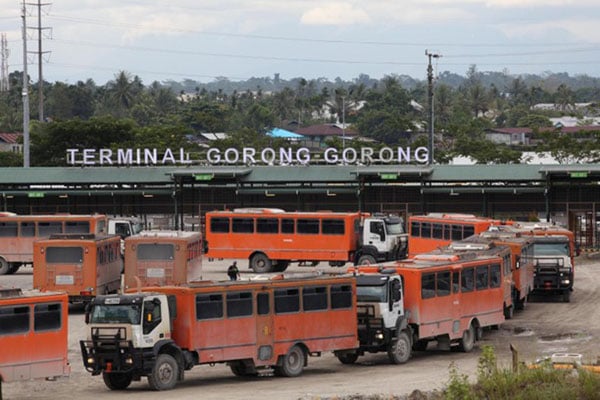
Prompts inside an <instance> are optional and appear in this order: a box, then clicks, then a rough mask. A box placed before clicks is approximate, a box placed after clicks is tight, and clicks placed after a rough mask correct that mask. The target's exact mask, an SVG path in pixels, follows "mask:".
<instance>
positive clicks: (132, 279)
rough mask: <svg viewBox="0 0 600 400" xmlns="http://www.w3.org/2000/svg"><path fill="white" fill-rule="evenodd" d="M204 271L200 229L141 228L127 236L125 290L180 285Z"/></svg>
mask: <svg viewBox="0 0 600 400" xmlns="http://www.w3.org/2000/svg"><path fill="white" fill-rule="evenodd" d="M201 273H202V235H201V234H200V233H199V232H183V231H142V232H140V233H138V234H137V235H133V236H129V237H127V238H125V274H124V275H125V290H127V289H130V288H136V287H137V286H138V285H140V286H142V287H144V286H169V285H181V284H185V283H187V282H191V281H193V280H198V279H199V278H200V276H201Z"/></svg>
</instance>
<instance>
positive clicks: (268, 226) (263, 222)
mask: <svg viewBox="0 0 600 400" xmlns="http://www.w3.org/2000/svg"><path fill="white" fill-rule="evenodd" d="M256 232H257V233H279V221H278V220H277V219H276V218H257V219H256Z"/></svg>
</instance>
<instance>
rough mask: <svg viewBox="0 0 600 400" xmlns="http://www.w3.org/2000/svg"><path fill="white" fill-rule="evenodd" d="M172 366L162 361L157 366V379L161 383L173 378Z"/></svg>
mask: <svg viewBox="0 0 600 400" xmlns="http://www.w3.org/2000/svg"><path fill="white" fill-rule="evenodd" d="M173 372H174V371H173V368H172V367H171V365H170V364H169V363H162V364H161V365H160V367H159V368H158V379H159V380H160V381H161V382H162V383H169V382H170V381H171V379H173Z"/></svg>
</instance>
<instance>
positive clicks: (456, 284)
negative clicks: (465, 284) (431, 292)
mask: <svg viewBox="0 0 600 400" xmlns="http://www.w3.org/2000/svg"><path fill="white" fill-rule="evenodd" d="M459 279H460V275H459V273H458V272H457V271H454V272H452V293H458V292H459V291H460V281H459Z"/></svg>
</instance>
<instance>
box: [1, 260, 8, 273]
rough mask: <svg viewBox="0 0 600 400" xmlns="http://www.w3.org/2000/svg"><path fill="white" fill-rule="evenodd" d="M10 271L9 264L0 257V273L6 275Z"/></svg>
mask: <svg viewBox="0 0 600 400" xmlns="http://www.w3.org/2000/svg"><path fill="white" fill-rule="evenodd" d="M9 271H10V264H9V263H8V261H6V260H5V259H4V258H3V257H0V275H6V274H8V272H9Z"/></svg>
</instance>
